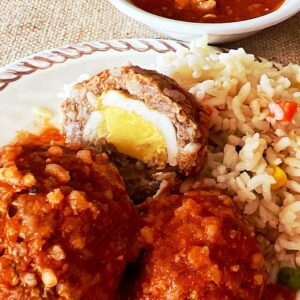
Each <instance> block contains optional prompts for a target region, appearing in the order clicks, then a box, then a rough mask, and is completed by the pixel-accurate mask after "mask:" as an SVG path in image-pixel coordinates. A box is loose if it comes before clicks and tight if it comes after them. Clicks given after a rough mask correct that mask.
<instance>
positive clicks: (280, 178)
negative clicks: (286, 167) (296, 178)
mask: <svg viewBox="0 0 300 300" xmlns="http://www.w3.org/2000/svg"><path fill="white" fill-rule="evenodd" d="M267 171H269V173H270V175H272V176H273V177H274V179H275V180H276V183H274V184H272V186H271V188H272V190H277V189H279V188H281V187H282V186H284V185H285V184H286V183H287V176H286V174H285V172H284V171H283V170H282V169H281V168H279V167H278V166H268V167H267Z"/></svg>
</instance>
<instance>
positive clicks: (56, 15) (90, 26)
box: [0, 0, 300, 66]
mask: <svg viewBox="0 0 300 300" xmlns="http://www.w3.org/2000/svg"><path fill="white" fill-rule="evenodd" d="M1 4H2V5H1V12H0V41H1V42H0V66H4V65H6V64H8V63H10V62H12V61H14V60H15V59H19V58H21V57H24V56H26V55H29V54H32V53H34V52H38V51H41V50H43V49H48V48H53V47H58V46H62V45H65V44H72V43H77V42H83V41H95V40H103V39H119V38H167V37H166V36H163V35H161V34H159V33H156V32H154V31H152V30H150V29H148V28H147V27H146V26H144V25H142V24H140V23H138V22H136V21H133V20H132V19H130V18H128V17H126V16H124V15H122V14H121V13H120V12H118V11H117V10H116V9H115V8H114V7H113V6H112V5H111V4H110V3H109V2H108V0H47V1H43V0H2V1H1ZM224 46H225V47H227V48H237V47H243V48H245V49H246V51H247V52H249V53H253V54H256V55H259V56H261V57H265V58H267V59H269V60H273V61H276V62H279V63H282V64H288V63H290V62H292V63H298V64H300V13H298V14H297V15H296V16H294V17H293V18H291V19H289V20H287V21H285V22H284V23H281V24H279V25H277V26H274V27H271V28H269V29H266V30H264V31H262V32H260V33H258V34H256V35H254V36H252V37H250V38H247V39H245V40H242V41H239V42H235V43H230V44H226V45H224Z"/></svg>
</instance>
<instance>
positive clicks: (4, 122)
mask: <svg viewBox="0 0 300 300" xmlns="http://www.w3.org/2000/svg"><path fill="white" fill-rule="evenodd" d="M182 46H184V47H187V44H185V43H182V42H177V41H165V40H117V41H100V42H91V43H81V44H76V45H71V46H65V47H61V48H58V49H52V50H47V51H43V52H41V53H38V54H34V55H31V56H29V57H27V58H24V59H21V60H19V61H17V62H15V63H12V64H10V65H8V66H7V67H4V68H2V69H0V128H1V134H0V145H3V144H5V143H8V142H9V141H10V140H11V139H12V138H13V137H14V135H15V132H16V131H17V130H21V129H27V128H30V127H31V125H32V123H33V120H34V113H33V110H34V108H35V107H45V108H48V109H50V110H51V111H53V112H54V113H55V115H56V117H55V118H54V123H55V124H57V125H59V124H60V123H61V119H60V114H59V110H60V104H61V99H59V98H58V97H57V94H58V92H60V91H61V90H62V87H63V84H65V83H72V82H74V81H75V80H76V79H77V78H78V77H79V75H81V74H82V73H88V74H90V75H92V74H95V73H98V72H100V71H101V70H103V69H106V68H111V67H114V66H121V65H126V64H128V63H132V64H136V65H140V66H150V65H151V64H153V63H154V62H155V58H156V56H157V55H158V54H161V53H166V52H170V51H175V50H176V49H178V48H179V47H182Z"/></svg>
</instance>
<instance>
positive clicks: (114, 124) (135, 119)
mask: <svg viewBox="0 0 300 300" xmlns="http://www.w3.org/2000/svg"><path fill="white" fill-rule="evenodd" d="M101 113H102V116H103V120H102V122H101V124H100V125H99V127H98V134H99V135H100V136H105V137H106V140H107V141H108V143H111V144H113V145H114V146H115V147H116V149H117V150H118V151H119V152H121V153H124V154H127V155H129V156H131V157H134V158H136V159H138V160H141V161H143V162H144V163H147V164H148V163H149V162H151V163H154V164H158V165H160V166H163V165H164V164H165V163H166V161H167V146H166V142H165V139H164V136H163V135H162V133H161V132H160V130H159V129H158V128H157V127H156V126H154V125H153V124H152V123H151V122H149V121H147V120H145V119H143V118H142V117H141V116H139V115H138V114H136V113H134V112H129V111H127V110H125V109H122V108H119V107H114V106H105V107H103V106H102V107H101Z"/></svg>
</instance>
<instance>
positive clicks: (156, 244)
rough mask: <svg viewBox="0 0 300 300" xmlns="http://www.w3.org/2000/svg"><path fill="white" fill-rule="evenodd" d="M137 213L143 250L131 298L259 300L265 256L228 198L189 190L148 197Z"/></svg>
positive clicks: (264, 278) (264, 269)
mask: <svg viewBox="0 0 300 300" xmlns="http://www.w3.org/2000/svg"><path fill="white" fill-rule="evenodd" d="M141 211H142V215H143V219H144V223H145V226H144V227H143V228H142V229H141V239H142V241H143V243H144V245H145V249H146V251H145V255H144V258H143V261H142V263H141V266H140V274H139V277H138V279H137V281H136V286H135V289H134V292H133V295H131V297H132V298H131V299H147V300H150V299H166V298H168V299H170V300H173V299H174V300H175V299H199V300H200V299H201V300H215V299H227V300H230V299H239V300H242V299H245V300H257V299H260V298H261V296H262V292H263V289H264V286H265V282H266V278H267V273H266V268H265V264H264V259H263V256H262V254H261V252H260V250H259V248H258V245H257V243H256V240H255V235H254V229H253V228H252V227H251V226H250V225H249V224H248V223H247V222H246V221H245V220H244V219H243V218H242V217H241V216H240V215H239V214H238V213H237V212H236V211H235V209H234V207H233V203H232V200H231V199H230V198H229V197H227V196H221V195H220V194H218V193H214V192H198V191H197V192H190V193H187V194H185V195H184V196H166V197H162V198H159V199H154V200H153V199H152V200H150V201H149V200H148V201H146V202H145V203H143V204H142V205H141Z"/></svg>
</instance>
